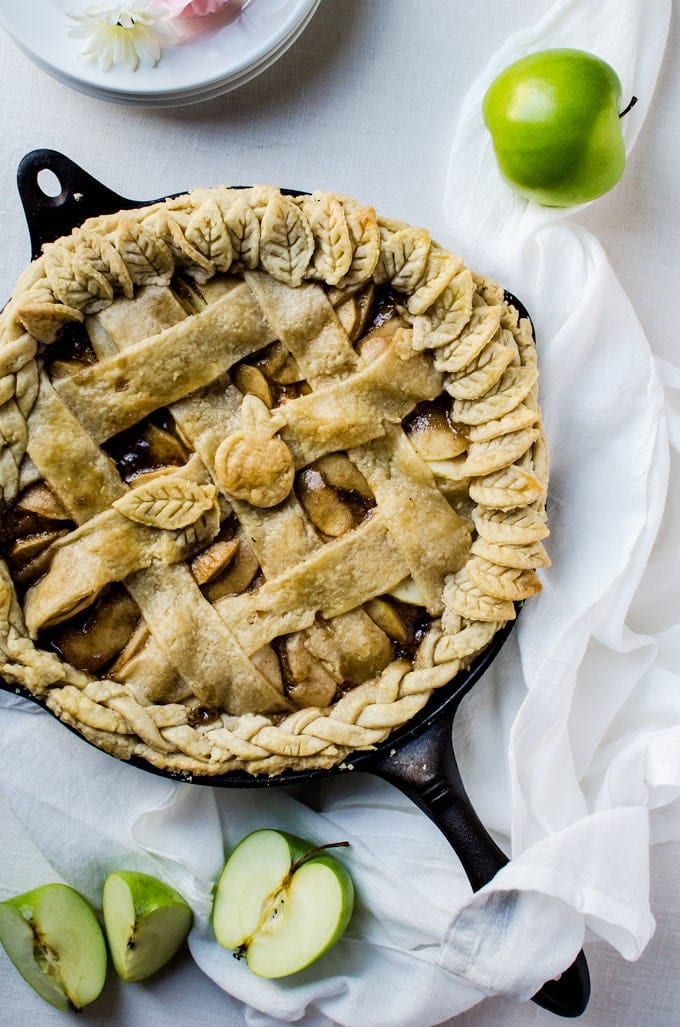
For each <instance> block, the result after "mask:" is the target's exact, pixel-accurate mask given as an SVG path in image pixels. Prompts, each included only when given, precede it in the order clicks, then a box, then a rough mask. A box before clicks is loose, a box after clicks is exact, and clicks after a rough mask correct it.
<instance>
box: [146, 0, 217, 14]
mask: <svg viewBox="0 0 680 1027" xmlns="http://www.w3.org/2000/svg"><path fill="white" fill-rule="evenodd" d="M158 2H159V3H160V5H161V7H164V8H165V9H166V10H167V11H168V12H169V14H170V16H171V17H172V18H196V17H202V16H203V15H204V14H218V13H219V12H220V11H223V10H224V9H225V7H229V6H231V5H232V3H233V0H158Z"/></svg>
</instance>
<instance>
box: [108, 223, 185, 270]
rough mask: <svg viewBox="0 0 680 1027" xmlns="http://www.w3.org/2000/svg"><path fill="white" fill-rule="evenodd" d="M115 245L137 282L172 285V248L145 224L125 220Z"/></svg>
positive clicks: (173, 266) (119, 227) (118, 230)
mask: <svg viewBox="0 0 680 1027" xmlns="http://www.w3.org/2000/svg"><path fill="white" fill-rule="evenodd" d="M115 245H116V248H117V250H118V252H119V253H120V255H121V257H122V258H123V260H124V261H125V266H126V267H127V269H128V271H129V273H130V277H131V278H132V281H133V282H134V284H135V285H168V284H169V282H170V279H171V278H172V273H173V271H174V270H175V261H174V259H173V256H172V252H171V250H170V247H169V246H168V245H167V244H166V243H164V242H163V240H162V239H160V238H159V237H158V236H157V235H155V234H154V233H152V232H151V231H149V230H148V229H147V228H145V227H144V225H140V224H138V223H137V222H136V221H133V220H131V219H126V220H124V221H121V222H120V224H119V226H118V229H117V231H116V238H115Z"/></svg>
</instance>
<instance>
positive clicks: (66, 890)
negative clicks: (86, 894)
mask: <svg viewBox="0 0 680 1027" xmlns="http://www.w3.org/2000/svg"><path fill="white" fill-rule="evenodd" d="M0 941H1V942H2V944H3V946H4V948H5V949H6V951H7V955H8V956H9V958H10V959H11V960H12V962H13V963H14V965H15V966H16V968H17V970H18V971H19V973H20V974H21V975H22V977H23V978H24V980H26V981H27V982H28V984H30V985H31V987H32V988H33V989H34V990H35V991H37V993H38V994H39V995H40V996H41V997H42V998H44V999H45V1000H46V1001H47V1002H49V1003H51V1005H53V1006H56V1007H57V1009H75V1010H78V1009H82V1008H83V1006H86V1005H88V1004H89V1003H90V1002H94V1000H95V999H96V998H97V996H98V995H99V994H100V992H101V990H102V988H103V987H104V981H105V979H106V964H107V957H106V943H105V941H104V935H103V933H102V929H101V927H100V926H99V921H98V920H97V917H96V915H95V912H94V910H93V909H92V907H91V906H90V904H89V902H87V900H86V899H84V898H83V896H82V895H80V893H79V892H77V891H75V890H74V889H73V888H70V887H69V886H68V885H66V884H46V885H43V886H42V887H40V888H34V889H33V890H32V891H28V892H24V893H23V894H22V895H17V896H16V897H15V898H12V899H7V900H6V901H5V902H0Z"/></svg>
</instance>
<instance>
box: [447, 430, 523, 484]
mask: <svg viewBox="0 0 680 1027" xmlns="http://www.w3.org/2000/svg"><path fill="white" fill-rule="evenodd" d="M538 435H539V432H538V429H537V428H525V429H524V430H523V431H513V432H508V433H507V434H506V435H499V436H498V437H497V438H495V439H490V440H489V441H488V442H471V443H470V446H469V447H468V451H467V459H466V460H465V464H464V468H463V471H464V473H465V475H466V477H473V476H477V475H483V474H492V473H493V472H494V471H500V470H501V468H503V467H508V466H509V464H514V462H515V461H516V460H519V458H520V457H522V456H524V454H525V453H526V452H527V450H528V449H530V448H531V446H533V444H534V442H535V441H536V439H537V438H538Z"/></svg>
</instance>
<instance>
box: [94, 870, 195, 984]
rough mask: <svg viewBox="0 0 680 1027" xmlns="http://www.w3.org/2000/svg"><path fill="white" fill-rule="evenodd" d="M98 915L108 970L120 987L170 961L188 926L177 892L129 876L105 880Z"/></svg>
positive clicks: (117, 875) (184, 904)
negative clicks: (115, 974) (106, 945)
mask: <svg viewBox="0 0 680 1027" xmlns="http://www.w3.org/2000/svg"><path fill="white" fill-rule="evenodd" d="M102 911H103V913H104V927H105V928H106V937H107V939H108V942H109V950H110V952H111V958H112V959H113V965H114V966H115V968H116V970H117V972H118V975H119V977H121V978H122V979H123V980H124V981H142V980H144V979H145V978H146V977H150V976H151V974H153V973H155V972H156V970H159V969H160V968H161V967H162V966H164V965H165V964H166V963H167V962H168V960H170V959H172V957H173V956H174V955H175V953H176V952H177V951H178V949H179V948H180V946H181V945H182V943H183V941H184V939H185V938H186V936H187V934H188V933H189V930H190V928H191V923H192V920H193V914H192V911H191V907H190V906H189V904H188V903H187V902H186V901H185V899H184V898H183V897H182V896H181V895H180V894H179V892H178V891H175V889H174V888H171V887H170V885H168V884H165V883H164V882H163V881H159V880H158V878H156V877H151V876H150V875H149V874H140V873H137V872H136V871H132V870H115V871H114V872H113V873H111V874H109V876H108V877H107V878H106V881H105V882H104V892H103V896H102Z"/></svg>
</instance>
